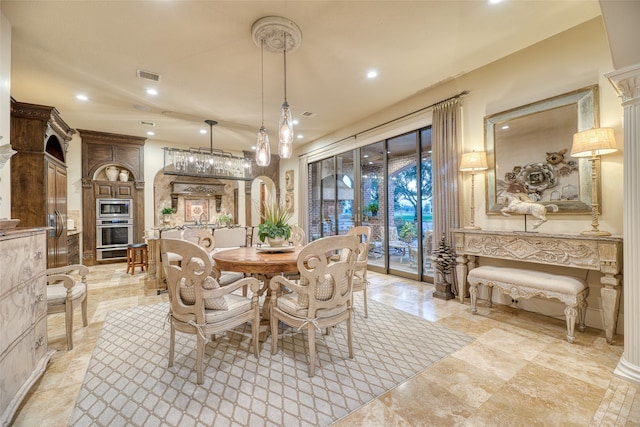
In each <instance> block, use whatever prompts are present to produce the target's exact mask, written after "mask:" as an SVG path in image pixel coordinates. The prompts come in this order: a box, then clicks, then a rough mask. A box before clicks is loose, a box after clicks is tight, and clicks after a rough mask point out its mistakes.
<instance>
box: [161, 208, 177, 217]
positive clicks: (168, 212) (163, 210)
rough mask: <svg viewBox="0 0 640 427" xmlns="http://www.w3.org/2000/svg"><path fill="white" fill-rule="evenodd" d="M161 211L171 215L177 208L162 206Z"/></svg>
mask: <svg viewBox="0 0 640 427" xmlns="http://www.w3.org/2000/svg"><path fill="white" fill-rule="evenodd" d="M160 213H161V214H162V215H171V214H174V213H176V210H175V209H173V208H162V210H161V211H160Z"/></svg>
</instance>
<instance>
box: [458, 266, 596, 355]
mask: <svg viewBox="0 0 640 427" xmlns="http://www.w3.org/2000/svg"><path fill="white" fill-rule="evenodd" d="M467 281H468V282H469V293H470V294H471V312H472V313H474V314H476V313H477V311H478V309H477V308H476V302H477V298H478V285H485V286H487V289H488V292H489V295H488V299H489V307H491V306H492V300H491V296H492V289H493V288H498V290H499V291H501V292H502V293H504V294H505V295H509V296H510V297H511V298H513V299H515V300H517V299H527V298H531V297H533V296H541V297H544V298H547V299H556V300H559V301H561V302H563V303H565V304H566V308H565V309H564V315H565V317H566V320H567V341H569V342H570V343H572V342H573V341H574V340H575V337H574V335H573V333H574V329H575V323H576V318H577V320H578V330H579V331H580V332H583V331H584V328H585V325H584V320H585V316H586V309H587V296H588V295H589V287H588V286H587V283H586V282H585V281H584V280H582V279H579V278H577V277H572V276H562V275H557V274H551V273H546V272H542V271H536V270H525V269H522V268H509V267H496V266H490V265H484V266H481V267H477V268H474V269H472V270H470V271H469V275H468V277H467Z"/></svg>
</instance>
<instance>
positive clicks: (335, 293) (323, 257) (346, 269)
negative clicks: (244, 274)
mask: <svg viewBox="0 0 640 427" xmlns="http://www.w3.org/2000/svg"><path fill="white" fill-rule="evenodd" d="M357 252H358V240H357V238H356V237H355V236H330V237H324V238H321V239H318V240H314V241H313V242H311V243H309V244H308V245H306V246H305V247H303V248H302V250H301V251H300V253H299V255H298V271H299V272H300V282H299V283H296V282H294V281H291V280H289V279H287V278H286V277H284V276H275V277H274V278H272V279H271V283H270V287H271V290H272V291H273V293H272V299H271V339H272V342H271V349H272V350H271V351H272V353H273V354H276V353H277V351H278V322H282V323H284V324H286V325H289V326H292V327H293V328H297V330H299V331H300V330H302V331H305V330H306V331H307V334H308V339H309V376H310V377H312V376H314V374H315V360H316V346H315V341H316V329H318V330H319V331H321V330H322V329H326V330H327V333H328V328H329V327H331V326H335V325H337V324H339V323H341V322H346V325H347V345H348V348H349V357H350V358H353V345H352V336H351V307H352V297H353V293H352V286H353V272H354V267H355V262H356V258H357V255H358V254H357ZM331 253H338V254H344V259H343V257H342V256H340V257H338V260H337V261H331V257H330V256H328V254H331ZM281 286H282V287H287V288H289V289H291V290H292V291H293V292H291V293H287V294H284V295H278V294H279V292H277V291H278V290H279V289H280V287H281Z"/></svg>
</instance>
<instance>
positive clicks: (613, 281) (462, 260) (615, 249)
mask: <svg viewBox="0 0 640 427" xmlns="http://www.w3.org/2000/svg"><path fill="white" fill-rule="evenodd" d="M452 231H453V235H454V240H455V242H454V244H455V251H456V254H457V258H456V261H457V265H456V278H457V280H458V284H459V288H460V291H459V297H460V302H464V297H465V293H466V289H467V272H468V271H469V270H470V269H473V268H475V267H476V257H487V258H497V259H504V260H511V261H523V262H530V263H537V264H547V265H558V266H563V267H572V268H580V269H585V270H597V271H600V272H601V273H602V274H603V276H602V277H601V279H600V283H601V284H602V288H601V290H600V296H601V298H602V312H603V316H602V317H603V322H604V325H603V326H604V331H605V336H606V339H607V343H609V344H611V342H612V341H613V335H614V334H615V331H616V325H617V322H618V310H619V306H620V290H621V281H620V279H621V269H622V237H615V236H583V235H573V234H542V233H526V232H509V231H491V230H467V229H455V230H452Z"/></svg>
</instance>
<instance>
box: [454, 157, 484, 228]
mask: <svg viewBox="0 0 640 427" xmlns="http://www.w3.org/2000/svg"><path fill="white" fill-rule="evenodd" d="M487 169H488V168H487V153H485V152H484V151H472V152H471V153H464V154H463V155H462V160H461V161H460V171H462V172H471V223H470V224H469V225H467V226H466V227H464V228H465V229H467V230H480V227H478V226H477V225H476V224H475V222H476V218H475V217H476V213H475V209H476V207H475V196H474V193H475V174H476V172H477V171H484V170H487Z"/></svg>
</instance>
